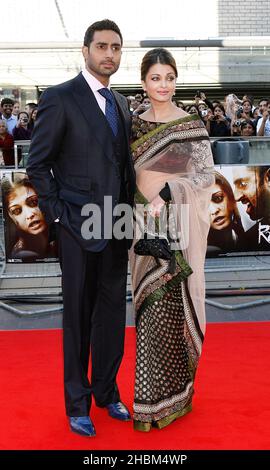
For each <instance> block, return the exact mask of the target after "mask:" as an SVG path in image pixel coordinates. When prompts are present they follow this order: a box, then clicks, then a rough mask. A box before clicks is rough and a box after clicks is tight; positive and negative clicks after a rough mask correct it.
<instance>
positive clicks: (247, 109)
mask: <svg viewBox="0 0 270 470" xmlns="http://www.w3.org/2000/svg"><path fill="white" fill-rule="evenodd" d="M243 111H244V113H250V112H251V105H250V102H249V101H244V102H243Z"/></svg>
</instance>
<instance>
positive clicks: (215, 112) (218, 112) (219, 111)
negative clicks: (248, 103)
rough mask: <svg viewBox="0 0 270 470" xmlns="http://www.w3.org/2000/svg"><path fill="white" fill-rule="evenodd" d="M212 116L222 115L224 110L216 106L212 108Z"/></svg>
mask: <svg viewBox="0 0 270 470" xmlns="http://www.w3.org/2000/svg"><path fill="white" fill-rule="evenodd" d="M214 116H224V112H223V111H222V109H221V108H219V107H218V106H217V107H216V108H215V109H214Z"/></svg>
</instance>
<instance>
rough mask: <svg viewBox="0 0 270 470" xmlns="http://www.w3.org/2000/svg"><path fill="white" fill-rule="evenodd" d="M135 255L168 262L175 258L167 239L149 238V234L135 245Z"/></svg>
mask: <svg viewBox="0 0 270 470" xmlns="http://www.w3.org/2000/svg"><path fill="white" fill-rule="evenodd" d="M134 253H136V255H141V256H154V258H161V259H166V260H170V259H171V258H172V256H173V253H172V250H171V248H170V245H169V242H168V240H167V238H162V237H158V236H155V237H153V238H147V233H145V234H144V238H142V239H141V240H139V241H137V243H135V245H134Z"/></svg>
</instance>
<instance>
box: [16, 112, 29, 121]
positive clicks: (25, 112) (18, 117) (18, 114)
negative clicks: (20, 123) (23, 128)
mask: <svg viewBox="0 0 270 470" xmlns="http://www.w3.org/2000/svg"><path fill="white" fill-rule="evenodd" d="M22 114H26V116H27V117H28V119H29V114H28V113H27V112H26V111H21V112H20V113H19V114H18V120H19V119H20V116H21V115H22Z"/></svg>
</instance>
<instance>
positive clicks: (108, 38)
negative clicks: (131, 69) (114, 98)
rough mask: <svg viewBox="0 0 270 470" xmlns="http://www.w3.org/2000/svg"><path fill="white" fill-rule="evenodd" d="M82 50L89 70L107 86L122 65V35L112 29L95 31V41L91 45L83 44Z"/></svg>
mask: <svg viewBox="0 0 270 470" xmlns="http://www.w3.org/2000/svg"><path fill="white" fill-rule="evenodd" d="M82 52H83V56H84V59H85V66H86V68H87V70H88V71H89V72H90V73H91V74H92V75H94V77H96V78H97V79H98V80H99V81H100V82H101V83H103V84H104V85H105V86H107V85H108V83H109V77H110V76H111V75H112V74H114V73H115V72H116V71H117V70H118V68H119V65H120V60H121V39H120V36H119V35H118V34H117V33H115V32H114V31H111V30H104V31H95V33H94V37H93V41H92V42H91V43H90V45H89V47H86V46H83V49H82Z"/></svg>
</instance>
